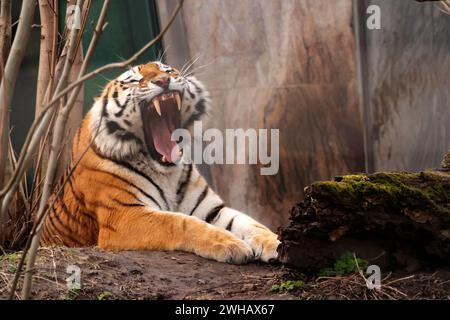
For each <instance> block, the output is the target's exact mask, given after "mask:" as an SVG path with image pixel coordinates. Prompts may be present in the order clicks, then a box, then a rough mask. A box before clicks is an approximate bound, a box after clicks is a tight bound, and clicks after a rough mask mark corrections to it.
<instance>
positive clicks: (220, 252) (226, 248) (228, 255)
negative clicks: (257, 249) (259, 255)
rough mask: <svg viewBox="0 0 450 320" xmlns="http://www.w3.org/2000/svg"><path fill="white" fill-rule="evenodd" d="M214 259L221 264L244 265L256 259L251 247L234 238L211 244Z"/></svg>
mask: <svg viewBox="0 0 450 320" xmlns="http://www.w3.org/2000/svg"><path fill="white" fill-rule="evenodd" d="M211 252H212V255H213V259H214V260H217V261H219V262H226V263H232V264H244V263H247V262H250V261H252V260H254V259H255V257H254V254H253V250H252V248H250V246H249V245H248V244H247V243H246V242H245V241H242V240H240V239H238V238H236V237H234V236H230V237H229V238H228V239H226V240H220V241H217V242H216V243H212V244H211Z"/></svg>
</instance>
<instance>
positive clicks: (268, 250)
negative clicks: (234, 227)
mask: <svg viewBox="0 0 450 320" xmlns="http://www.w3.org/2000/svg"><path fill="white" fill-rule="evenodd" d="M244 240H245V241H246V242H247V243H248V244H249V245H250V247H251V248H252V250H253V253H254V255H255V258H256V259H259V260H261V261H264V262H272V261H276V260H278V252H277V248H278V245H279V244H280V243H281V242H280V241H279V240H278V236H277V235H276V234H275V233H273V232H272V231H270V230H269V229H266V228H262V227H259V226H256V227H254V229H253V230H252V232H251V233H250V235H248V236H247V237H245V238H244Z"/></svg>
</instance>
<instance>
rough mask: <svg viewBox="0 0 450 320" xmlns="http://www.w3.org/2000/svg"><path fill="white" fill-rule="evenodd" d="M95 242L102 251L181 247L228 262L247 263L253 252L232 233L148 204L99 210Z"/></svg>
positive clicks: (183, 249)
mask: <svg viewBox="0 0 450 320" xmlns="http://www.w3.org/2000/svg"><path fill="white" fill-rule="evenodd" d="M98 217H99V225H100V230H99V238H98V245H99V247H100V249H104V250H140V249H141V250H144V249H147V250H148V249H150V250H181V251H187V252H193V253H195V254H197V255H199V256H202V257H204V258H209V259H214V260H217V261H220V262H228V263H236V264H241V263H246V262H248V261H250V260H253V258H254V255H253V252H252V249H251V248H250V247H249V245H248V244H247V243H246V242H245V241H242V240H240V239H238V238H237V237H235V236H234V235H233V234H232V233H230V232H228V231H226V230H223V229H220V228H217V227H215V226H212V225H209V224H207V223H205V222H204V221H201V220H200V219H197V218H195V217H190V216H186V215H184V214H181V213H175V212H164V211H158V210H153V209H150V208H148V207H138V208H131V207H130V208H127V210H126V211H124V212H121V213H118V212H114V213H111V212H106V211H105V212H101V213H100V214H99V215H98Z"/></svg>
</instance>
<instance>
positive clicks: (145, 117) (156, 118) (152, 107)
mask: <svg viewBox="0 0 450 320" xmlns="http://www.w3.org/2000/svg"><path fill="white" fill-rule="evenodd" d="M181 101H182V100H181V94H180V92H178V91H167V92H163V93H162V94H160V95H158V96H156V97H154V98H153V99H152V100H151V101H150V103H149V104H148V105H145V106H144V107H143V109H142V123H143V128H144V136H145V143H146V144H147V148H148V150H149V152H150V154H151V155H152V156H153V157H155V158H156V159H157V160H158V161H160V162H161V163H163V164H173V163H176V162H178V161H179V160H180V159H181V156H182V154H183V151H182V149H180V148H179V146H178V144H177V142H176V141H173V140H172V138H171V137H172V133H173V131H175V130H176V129H179V128H180V127H181V112H180V111H181V107H182V102H181Z"/></svg>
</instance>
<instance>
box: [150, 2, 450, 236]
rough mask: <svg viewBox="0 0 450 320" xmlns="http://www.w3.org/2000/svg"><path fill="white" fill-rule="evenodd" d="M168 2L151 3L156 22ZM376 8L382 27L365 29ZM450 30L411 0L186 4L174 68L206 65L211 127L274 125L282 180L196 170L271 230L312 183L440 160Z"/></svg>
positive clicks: (171, 39)
mask: <svg viewBox="0 0 450 320" xmlns="http://www.w3.org/2000/svg"><path fill="white" fill-rule="evenodd" d="M175 3H176V1H174V0H160V1H158V4H159V8H160V15H161V18H162V19H161V20H162V24H164V22H165V21H166V20H167V15H168V12H170V11H171V9H172V8H173V7H174V5H175ZM371 3H374V4H378V5H380V7H381V9H382V30H376V31H368V30H367V29H366V28H365V23H366V18H367V14H366V12H365V10H366V8H367V6H368V5H369V4H371ZM356 5H358V6H359V7H360V11H359V12H358V9H357V6H356ZM353 10H355V11H353ZM353 12H355V13H356V15H353ZM355 17H356V18H357V19H356V20H355V23H354V22H353V21H354V20H353V19H354V18H355ZM358 19H359V22H358V21H357V20H358ZM449 23H450V17H449V16H445V15H444V14H442V13H440V12H439V11H438V10H437V9H436V8H434V7H433V5H432V4H429V3H428V4H419V3H416V2H414V1H412V0H396V1H388V0H377V1H375V0H373V1H372V0H370V1H369V0H362V1H359V0H356V1H354V2H353V1H352V0H334V1H329V0H283V1H271V0H270V1H269V0H245V1H243V0H226V1H224V0H186V1H185V6H184V9H183V11H182V16H181V18H180V19H178V20H177V22H176V25H175V26H174V28H173V29H172V30H171V33H170V34H169V35H168V36H167V37H166V38H165V46H166V48H167V50H168V51H167V58H168V62H169V63H172V64H174V65H177V66H181V65H183V63H184V62H185V61H186V60H188V59H190V58H192V57H197V56H200V58H199V60H198V62H197V63H196V66H203V65H205V67H204V68H201V69H200V70H199V72H198V73H197V75H198V77H199V78H200V79H201V80H202V81H203V82H204V83H205V84H206V85H207V87H208V88H209V89H210V91H211V94H212V97H213V101H214V114H213V116H212V118H211V119H210V120H209V121H208V125H207V126H209V127H217V128H220V129H224V128H279V129H280V163H281V165H280V171H279V173H278V175H275V176H261V175H260V174H259V168H258V167H256V166H243V165H239V166H238V165H234V166H226V165H221V166H212V167H203V168H202V171H203V172H204V173H205V175H206V176H207V177H208V179H209V180H210V181H211V183H212V186H213V187H214V188H215V189H216V190H217V191H218V192H219V194H220V195H222V197H223V198H224V199H225V200H226V201H228V203H229V204H231V205H232V206H233V207H235V208H237V209H241V210H243V211H245V212H248V213H249V214H250V215H252V216H254V217H256V218H258V219H260V220H261V221H262V222H264V223H266V224H268V225H269V226H271V227H273V228H275V227H277V226H279V225H280V224H284V223H286V221H287V217H288V212H289V209H290V208H291V206H292V205H293V204H294V203H296V202H298V201H299V200H301V198H302V195H303V193H302V191H303V187H304V186H306V185H307V184H309V183H311V182H313V181H315V180H321V179H329V178H332V177H333V176H335V175H340V174H345V173H349V172H361V171H365V170H366V168H367V169H369V170H381V169H383V170H384V169H410V170H413V169H414V170H419V169H423V168H426V167H430V166H435V165H437V164H438V163H439V160H440V158H441V157H442V154H443V150H445V149H448V148H449V147H450V130H449V128H450V107H449V98H450V96H449V86H448V83H449V82H448V78H449V77H448V75H449V73H448V70H450V68H449V58H450V55H449V43H450V42H449V39H450V37H449V30H450V28H449ZM354 26H355V27H354ZM356 43H358V47H357V44H356ZM358 62H360V63H362V65H361V67H360V68H357V66H358ZM360 110H361V111H360ZM363 123H364V126H363ZM364 135H366V140H365V143H364V138H363V136H364ZM365 149H366V150H367V153H366V154H365V151H364V150H365Z"/></svg>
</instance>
